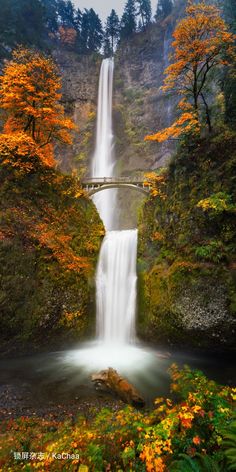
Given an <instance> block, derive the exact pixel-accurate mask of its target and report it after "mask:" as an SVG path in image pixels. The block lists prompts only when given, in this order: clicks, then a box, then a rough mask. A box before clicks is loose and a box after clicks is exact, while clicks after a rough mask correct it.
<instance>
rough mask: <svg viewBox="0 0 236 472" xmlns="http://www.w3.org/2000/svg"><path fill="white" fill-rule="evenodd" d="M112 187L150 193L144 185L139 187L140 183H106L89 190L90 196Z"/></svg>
mask: <svg viewBox="0 0 236 472" xmlns="http://www.w3.org/2000/svg"><path fill="white" fill-rule="evenodd" d="M111 188H131V189H133V190H136V191H138V192H140V193H143V194H145V195H147V194H148V193H149V190H147V189H145V188H144V187H139V186H138V185H134V184H104V185H100V186H99V187H97V188H91V189H89V190H87V192H88V194H89V196H90V197H92V195H95V194H96V193H98V192H102V191H103V190H108V189H111Z"/></svg>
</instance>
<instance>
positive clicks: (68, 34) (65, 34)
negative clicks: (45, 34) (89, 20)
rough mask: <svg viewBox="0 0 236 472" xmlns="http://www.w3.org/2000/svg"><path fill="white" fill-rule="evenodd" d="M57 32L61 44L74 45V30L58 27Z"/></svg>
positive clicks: (75, 33)
mask: <svg viewBox="0 0 236 472" xmlns="http://www.w3.org/2000/svg"><path fill="white" fill-rule="evenodd" d="M58 32H59V35H60V41H61V42H62V43H64V44H67V45H69V46H72V45H73V44H75V41H76V36H77V32H76V30H75V29H74V28H67V27H65V26H59V29H58Z"/></svg>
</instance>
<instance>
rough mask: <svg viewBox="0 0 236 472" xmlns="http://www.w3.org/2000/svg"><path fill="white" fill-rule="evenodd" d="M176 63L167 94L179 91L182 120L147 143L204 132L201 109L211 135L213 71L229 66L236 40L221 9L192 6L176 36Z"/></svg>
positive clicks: (169, 70) (166, 85) (168, 70)
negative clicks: (208, 99) (207, 91)
mask: <svg viewBox="0 0 236 472" xmlns="http://www.w3.org/2000/svg"><path fill="white" fill-rule="evenodd" d="M173 37H174V41H173V43H172V47H173V53H172V55H171V59H172V61H173V63H172V64H171V65H170V66H169V67H167V68H166V70H165V74H166V78H165V82H164V86H163V87H162V89H163V90H164V91H169V90H175V91H177V92H178V94H179V95H181V96H182V99H181V101H180V103H179V108H180V110H181V111H182V115H181V116H180V118H179V119H178V120H177V121H176V122H175V123H174V124H173V125H172V126H171V127H169V128H166V129H164V130H162V131H160V132H158V133H156V134H155V135H151V136H146V138H145V139H146V140H151V141H159V142H162V141H165V140H166V139H168V138H169V137H177V136H179V135H180V134H182V133H183V132H188V131H191V130H195V131H196V130H199V129H200V122H199V120H200V116H199V115H200V106H201V105H203V107H204V109H205V115H206V122H207V125H208V129H209V131H211V129H212V125H211V119H210V110H209V106H208V103H207V96H206V90H207V86H209V82H210V81H211V80H212V74H211V71H212V70H213V69H216V68H219V67H220V66H223V65H225V64H227V63H228V62H227V59H226V58H227V57H230V56H232V53H233V43H234V36H233V34H232V33H230V32H229V31H228V28H227V25H226V23H225V22H224V20H223V19H222V18H221V16H220V11H219V9H218V8H217V7H216V6H214V5H207V4H205V3H198V4H192V3H191V2H190V3H188V5H187V8H186V17H185V18H183V19H182V20H181V21H180V22H179V23H178V25H177V27H176V29H175V31H174V33H173Z"/></svg>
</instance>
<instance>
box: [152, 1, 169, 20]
mask: <svg viewBox="0 0 236 472" xmlns="http://www.w3.org/2000/svg"><path fill="white" fill-rule="evenodd" d="M172 8H173V3H172V0H158V3H157V9H156V15H155V19H156V20H158V19H163V18H166V17H167V16H168V15H169V14H170V13H171V11H172Z"/></svg>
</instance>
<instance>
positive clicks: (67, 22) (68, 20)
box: [57, 0, 76, 28]
mask: <svg viewBox="0 0 236 472" xmlns="http://www.w3.org/2000/svg"><path fill="white" fill-rule="evenodd" d="M57 11H58V15H59V20H60V24H61V25H62V26H65V27H67V28H74V27H75V26H76V19H75V8H74V5H73V3H72V2H71V1H70V0H67V1H64V0H57Z"/></svg>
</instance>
